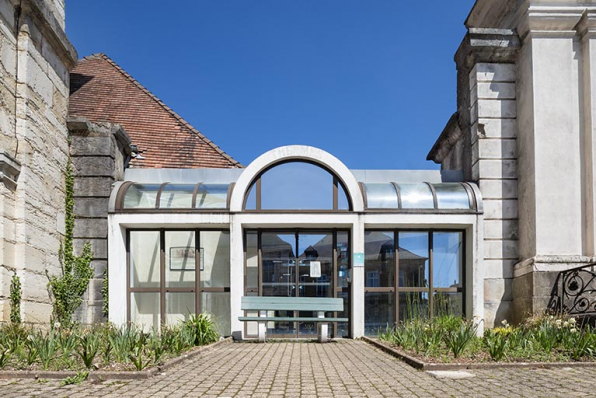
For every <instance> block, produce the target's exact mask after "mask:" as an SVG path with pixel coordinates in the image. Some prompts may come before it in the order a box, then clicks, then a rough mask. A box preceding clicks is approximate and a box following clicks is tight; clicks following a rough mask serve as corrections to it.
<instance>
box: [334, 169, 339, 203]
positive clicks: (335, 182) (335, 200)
mask: <svg viewBox="0 0 596 398" xmlns="http://www.w3.org/2000/svg"><path fill="white" fill-rule="evenodd" d="M337 184H338V182H337V177H335V176H333V210H337V209H339V200H338V193H337Z"/></svg>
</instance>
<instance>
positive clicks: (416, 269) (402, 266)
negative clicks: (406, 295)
mask: <svg viewBox="0 0 596 398" xmlns="http://www.w3.org/2000/svg"><path fill="white" fill-rule="evenodd" d="M428 236H429V235H428V232H400V233H399V275H398V277H399V287H427V286H428V282H429V280H428V276H429V272H428V271H429V261H428V259H429V250H428V249H429V247H428Z"/></svg>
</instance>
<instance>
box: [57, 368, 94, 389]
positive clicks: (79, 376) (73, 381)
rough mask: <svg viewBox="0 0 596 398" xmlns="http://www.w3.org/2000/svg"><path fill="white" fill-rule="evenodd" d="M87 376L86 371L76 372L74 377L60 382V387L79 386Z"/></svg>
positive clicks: (87, 372)
mask: <svg viewBox="0 0 596 398" xmlns="http://www.w3.org/2000/svg"><path fill="white" fill-rule="evenodd" d="M87 376H89V371H87V370H82V371H80V372H77V374H76V375H74V376H69V377H67V378H65V379H64V380H62V381H61V382H60V385H61V386H66V385H69V384H80V383H82V382H83V381H85V380H86V379H87Z"/></svg>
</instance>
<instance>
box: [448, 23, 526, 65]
mask: <svg viewBox="0 0 596 398" xmlns="http://www.w3.org/2000/svg"><path fill="white" fill-rule="evenodd" d="M519 48H520V41H519V37H518V36H517V33H516V32H515V31H513V30H510V29H480V28H470V29H469V30H468V33H467V34H466V36H465V37H464V39H463V41H462V43H461V44H460V46H459V48H458V49H457V52H456V53H455V63H456V64H457V68H458V69H462V68H463V69H471V68H472V67H473V66H474V65H475V64H477V63H479V62H490V63H514V62H515V60H516V57H517V52H518V50H519Z"/></svg>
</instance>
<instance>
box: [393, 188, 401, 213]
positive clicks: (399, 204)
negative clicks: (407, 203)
mask: <svg viewBox="0 0 596 398" xmlns="http://www.w3.org/2000/svg"><path fill="white" fill-rule="evenodd" d="M392 184H393V187H394V188H395V192H397V208H398V209H401V191H400V190H399V185H397V182H392Z"/></svg>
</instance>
